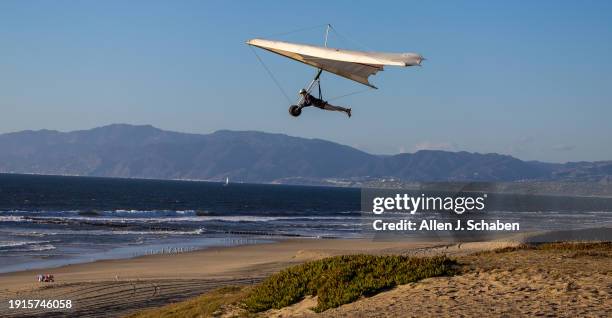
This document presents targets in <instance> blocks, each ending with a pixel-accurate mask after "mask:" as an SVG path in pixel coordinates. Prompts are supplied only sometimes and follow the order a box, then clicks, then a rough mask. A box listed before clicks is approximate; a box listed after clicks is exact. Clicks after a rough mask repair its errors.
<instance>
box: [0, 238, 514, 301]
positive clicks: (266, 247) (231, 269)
mask: <svg viewBox="0 0 612 318" xmlns="http://www.w3.org/2000/svg"><path fill="white" fill-rule="evenodd" d="M466 244H475V245H478V246H481V247H485V248H486V247H490V246H496V247H497V246H505V245H507V244H509V243H506V242H481V243H464V244H459V245H458V246H459V248H458V249H457V251H459V249H460V248H461V245H463V251H467V250H468V249H466V248H465V246H466ZM448 246H449V245H444V244H442V243H440V242H406V241H399V242H398V241H394V242H389V241H372V240H369V239H286V240H279V241H275V242H273V243H256V244H246V245H238V246H230V247H210V248H206V249H202V250H195V251H191V252H184V253H179V254H156V255H142V256H136V257H132V258H122V259H106V260H97V261H93V262H87V263H78V264H70V265H63V266H59V267H52V268H42V269H29V270H23V271H15V272H8V273H0V286H2V287H0V288H1V289H0V292H2V293H7V292H8V293H12V292H19V291H23V290H30V291H32V290H36V289H38V288H46V287H47V286H51V285H54V286H58V285H62V284H73V283H84V282H100V281H126V280H147V279H179V278H180V279H186V278H197V279H219V278H236V277H242V276H245V274H253V275H256V276H257V275H259V276H262V275H267V274H268V273H271V272H274V271H275V270H276V269H278V270H280V269H281V268H284V267H286V266H289V265H292V264H296V263H301V262H305V261H308V260H313V259H319V258H323V257H328V256H335V255H346V254H356V253H375V254H376V253H400V254H418V253H424V254H428V253H431V252H433V251H434V250H436V249H444V250H446V251H447V252H452V249H451V250H448ZM481 247H479V248H481ZM39 273H49V274H52V275H54V276H55V279H56V282H55V283H51V284H49V283H39V282H37V281H36V275H37V274H39Z"/></svg>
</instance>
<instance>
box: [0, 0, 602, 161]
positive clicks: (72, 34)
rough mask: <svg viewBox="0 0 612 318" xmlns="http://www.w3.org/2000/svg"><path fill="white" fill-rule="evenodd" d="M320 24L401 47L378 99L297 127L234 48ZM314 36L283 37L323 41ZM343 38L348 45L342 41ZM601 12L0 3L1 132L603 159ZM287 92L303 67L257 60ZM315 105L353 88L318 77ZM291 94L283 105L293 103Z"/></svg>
mask: <svg viewBox="0 0 612 318" xmlns="http://www.w3.org/2000/svg"><path fill="white" fill-rule="evenodd" d="M325 23H331V24H333V25H334V27H335V29H336V30H338V32H339V33H340V34H341V35H343V36H344V38H341V37H338V36H335V35H334V34H332V36H330V46H338V47H343V48H351V49H376V50H380V51H397V52H403V51H409V52H410V51H412V52H418V53H421V54H423V55H424V56H425V57H427V58H428V60H427V61H425V64H424V66H423V67H422V68H406V69H404V68H401V69H400V68H392V67H390V68H387V69H386V70H385V71H384V72H381V73H379V74H377V75H376V76H374V77H373V78H372V79H371V82H373V83H374V84H375V85H377V86H378V87H379V88H380V89H379V90H377V91H371V92H367V93H364V94H359V95H354V96H351V97H348V98H345V99H340V100H337V101H334V102H335V103H336V104H339V105H349V106H351V107H352V108H353V118H351V119H350V120H349V119H347V118H346V117H345V116H342V115H341V114H339V113H328V112H323V111H320V110H317V109H307V110H306V111H305V113H304V114H303V115H302V116H301V117H300V118H299V119H295V118H291V117H289V115H288V113H287V107H288V105H287V101H286V100H285V98H284V97H283V95H282V94H281V93H280V91H279V90H278V88H277V87H276V86H275V85H274V83H273V82H272V80H271V79H270V78H269V77H268V75H267V74H266V73H265V71H264V70H263V68H262V67H261V65H260V64H259V63H258V61H257V59H256V58H255V56H254V55H253V53H252V52H251V50H250V49H249V48H248V47H247V46H246V45H245V44H244V41H245V40H247V39H249V38H252V37H258V36H265V35H270V34H279V33H283V32H287V31H291V30H296V29H300V28H304V27H309V26H315V25H321V24H325ZM323 32H324V28H323V27H320V28H316V29H311V30H307V31H304V32H298V33H293V34H290V35H285V36H279V38H280V39H283V40H293V41H300V42H310V43H321V42H322V41H323ZM347 39H350V40H347ZM611 39H612V2H610V1H437V2H433V1H308V2H303V1H284V2H281V1H2V2H0V133H4V132H11V131H18V130H24V129H42V128H46V129H57V130H61V131H68V130H75V129H88V128H92V127H95V126H101V125H105V124H109V123H118V122H121V123H133V124H152V125H154V126H156V127H160V128H163V129H168V130H176V131H184V132H197V133H208V132H212V131H215V130H218V129H232V130H259V131H267V132H280V133H286V134H289V135H294V136H301V137H312V138H324V139H328V140H332V141H336V142H340V143H343V144H347V145H351V146H355V147H358V148H360V149H363V150H365V151H368V152H372V153H386V154H389V153H398V152H413V151H415V150H418V149H447V150H453V151H457V150H466V151H474V152H483V153H486V152H498V153H504V154H510V155H513V156H516V157H518V158H521V159H525V160H543V161H555V162H565V161H578V160H609V159H612V124H610V122H611V118H612V75H611V74H612V63H611V62H610V57H612V40H611ZM259 54H260V56H261V57H262V58H263V59H264V61H265V62H266V64H267V65H268V67H270V69H271V70H272V71H273V72H274V74H275V75H276V77H277V78H278V79H279V80H280V81H281V82H282V85H283V87H284V89H285V90H286V91H287V92H288V93H289V94H291V95H294V94H296V93H297V91H298V90H299V88H300V87H302V86H303V85H304V84H305V83H306V82H307V81H308V80H309V78H310V77H311V76H312V75H313V70H312V69H309V68H308V67H306V66H304V65H302V64H300V63H296V62H293V61H290V60H286V59H283V58H281V57H278V56H276V55H273V54H269V53H266V52H263V51H261V52H259ZM323 88H324V94H325V96H326V97H331V96H337V95H342V94H345V93H349V92H352V91H354V90H358V89H360V88H361V87H360V86H359V85H357V84H353V83H348V81H345V80H341V79H338V78H336V77H334V76H332V75H325V76H324V77H323ZM292 97H293V96H292Z"/></svg>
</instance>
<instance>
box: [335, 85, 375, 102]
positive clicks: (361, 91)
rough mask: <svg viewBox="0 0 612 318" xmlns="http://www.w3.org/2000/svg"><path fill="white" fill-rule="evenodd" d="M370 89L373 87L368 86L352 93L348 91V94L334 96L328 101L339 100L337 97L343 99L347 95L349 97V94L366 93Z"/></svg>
mask: <svg viewBox="0 0 612 318" xmlns="http://www.w3.org/2000/svg"><path fill="white" fill-rule="evenodd" d="M370 90H373V88H371V87H366V88H364V89H360V90H358V91H354V92H352V93H348V94H344V95H340V96H334V97H332V98H330V99H328V100H327V101H328V102H330V101H333V100H337V99H341V98H345V97H349V96H353V95H357V94H362V93H365V92H369V91H370Z"/></svg>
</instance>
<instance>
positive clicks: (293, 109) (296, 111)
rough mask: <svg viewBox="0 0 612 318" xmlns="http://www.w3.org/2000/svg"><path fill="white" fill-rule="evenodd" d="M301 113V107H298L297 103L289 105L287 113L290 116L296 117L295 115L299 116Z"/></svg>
mask: <svg viewBox="0 0 612 318" xmlns="http://www.w3.org/2000/svg"><path fill="white" fill-rule="evenodd" d="M301 113H302V109H301V108H300V107H298V106H297V105H291V106H290V107H289V114H291V116H293V117H297V116H300V114H301Z"/></svg>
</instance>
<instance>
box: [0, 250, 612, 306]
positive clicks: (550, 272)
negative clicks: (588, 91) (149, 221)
mask: <svg viewBox="0 0 612 318" xmlns="http://www.w3.org/2000/svg"><path fill="white" fill-rule="evenodd" d="M518 244H519V243H518V242H516V241H499V242H497V241H495V242H475V243H462V244H452V245H442V244H439V243H411V242H374V241H369V240H363V239H360V240H329V239H295V240H284V241H280V242H278V243H270V244H255V245H245V246H237V247H225V248H211V249H207V250H201V251H194V252H189V253H183V254H175V255H151V256H142V257H137V258H132V259H121V260H105V261H97V262H93V263H87V264H75V265H68V266H63V267H58V268H53V269H47V270H32V271H22V272H14V273H7V274H2V275H0V286H1V290H0V298H2V303H3V307H2V308H1V309H0V315H1V316H3V317H23V316H29V317H42V316H44V317H63V316H75V315H78V316H80V317H108V316H113V317H114V316H122V315H127V314H130V313H135V312H139V311H141V310H143V309H147V308H155V307H160V306H163V305H165V304H169V303H175V302H179V301H182V300H186V299H188V298H191V297H195V296H198V295H200V294H203V293H206V292H208V291H211V290H214V289H217V288H219V287H223V286H249V285H253V284H256V283H258V282H260V281H261V280H262V279H264V278H265V277H267V276H268V275H270V274H272V273H275V272H277V271H279V270H281V269H283V268H286V267H288V266H290V265H294V264H298V263H302V262H305V261H309V260H315V259H320V258H324V257H328V256H335V255H346V254H357V253H366V254H377V255H380V254H401V255H411V256H432V255H441V254H445V255H448V256H450V257H453V258H456V259H457V260H458V261H459V263H460V264H462V266H463V270H462V273H461V274H460V275H456V276H452V277H437V278H428V279H425V280H423V281H420V282H417V283H411V284H407V285H402V286H398V287H397V288H394V289H392V290H390V291H386V292H383V293H380V294H378V295H375V296H373V297H368V298H363V299H361V300H358V301H356V302H354V303H350V304H346V305H343V306H340V307H338V308H334V309H330V310H327V311H325V312H323V313H320V314H317V313H314V312H313V311H312V310H310V308H311V307H313V306H314V305H315V304H316V298H312V297H307V298H306V299H305V300H303V301H302V302H300V303H298V304H295V305H292V306H289V307H286V308H283V309H280V310H270V311H267V312H264V313H261V314H259V315H260V316H262V317H347V316H350V317H388V316H405V317H419V316H423V315H432V314H433V315H437V316H473V315H482V314H486V315H492V316H504V315H510V316H514V315H527V316H542V315H543V316H546V315H552V314H555V315H557V316H572V315H574V316H576V315H578V316H605V313H606V311H607V310H610V309H612V301H610V299H611V298H610V296H611V295H612V291H611V290H610V286H611V284H612V278H611V277H612V273H611V272H610V268H612V263H611V258H610V257H609V255H607V254H606V255H604V254H600V253H599V252H597V253H594V254H593V253H591V254H589V253H585V254H584V255H583V254H580V253H573V254H572V253H569V254H568V253H556V252H547V251H532V250H525V251H523V250H518V251H510V252H508V253H500V254H496V253H492V252H491V251H493V250H495V249H500V248H504V247H513V246H517V245H518ZM598 253H599V254H598ZM606 253H607V252H606ZM41 272H44V273H51V274H53V275H55V277H56V282H55V283H38V282H36V274H37V273H41ZM9 299H71V300H72V301H73V304H74V308H73V309H72V310H71V311H64V312H59V311H58V312H49V311H48V310H46V311H45V310H41V309H38V310H29V311H25V310H19V311H17V310H10V309H8V308H7V305H6V304H7V301H8V300H9ZM415 304H418V306H417V305H415ZM229 314H230V315H232V314H234V312H233V311H232V310H231V309H230V310H229Z"/></svg>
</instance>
